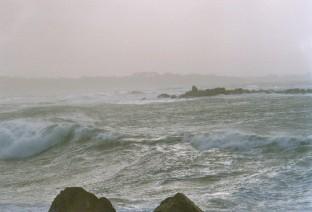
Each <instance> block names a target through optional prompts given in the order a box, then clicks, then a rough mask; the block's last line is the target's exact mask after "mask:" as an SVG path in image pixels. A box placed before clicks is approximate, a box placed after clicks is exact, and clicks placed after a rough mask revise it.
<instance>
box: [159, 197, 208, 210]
mask: <svg viewBox="0 0 312 212" xmlns="http://www.w3.org/2000/svg"><path fill="white" fill-rule="evenodd" d="M154 212H203V211H202V210H201V209H200V208H199V207H198V206H196V205H195V203H194V202H192V201H191V200H190V199H189V198H187V197H186V196H185V195H184V194H181V193H177V194H176V195H175V196H173V197H169V198H167V199H165V200H164V201H163V202H161V204H160V206H158V207H157V208H156V209H155V210H154Z"/></svg>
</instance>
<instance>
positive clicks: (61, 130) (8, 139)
mask: <svg viewBox="0 0 312 212" xmlns="http://www.w3.org/2000/svg"><path fill="white" fill-rule="evenodd" d="M117 137H118V135H116V134H114V133H110V132H103V131H102V130H98V129H94V128H90V127H82V126H79V125H77V124H73V123H54V122H51V121H39V120H37V121H36V120H27V119H18V120H10V121H6V122H2V123H1V124H0V159H22V158H27V157H31V156H34V155H38V154H40V153H42V152H44V151H46V150H48V149H50V148H52V147H53V146H56V145H58V144H63V143H66V142H69V141H81V140H90V139H95V140H110V139H114V138H117Z"/></svg>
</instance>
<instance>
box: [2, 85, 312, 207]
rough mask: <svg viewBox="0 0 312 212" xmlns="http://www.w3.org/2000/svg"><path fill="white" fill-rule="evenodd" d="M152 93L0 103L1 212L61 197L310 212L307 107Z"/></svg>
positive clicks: (306, 98) (284, 100) (265, 98)
mask: <svg viewBox="0 0 312 212" xmlns="http://www.w3.org/2000/svg"><path fill="white" fill-rule="evenodd" d="M169 92H170V91H169ZM176 92H180V91H176ZM159 93H160V92H157V91H143V92H127V91H123V92H111V93H92V94H84V95H82V94H81V95H71V96H69V95H67V96H57V97H54V98H51V97H34V96H33V97H31V96H30V97H14V98H13V97H5V98H1V100H0V211H1V212H6V211H9V212H11V211H14V212H15V211H17V212H19V211H21V212H24V211H31V212H39V211H40V212H41V211H42V212H43V211H45V212H46V211H48V209H49V206H50V204H51V202H52V201H53V199H54V198H55V196H56V195H57V194H58V193H59V192H60V191H61V190H63V189H64V188H65V187H69V186H81V187H84V188H85V189H86V190H88V191H90V192H93V193H94V194H96V195H97V196H105V197H106V198H108V199H110V200H111V201H112V203H113V205H114V207H115V208H116V209H117V210H118V211H121V212H129V211H133V212H143V211H144V212H150V211H153V209H154V208H156V207H157V206H158V205H159V203H160V202H161V201H162V200H164V199H165V198H167V197H169V196H172V195H173V194H175V193H177V192H182V193H185V194H186V195H187V196H188V197H190V199H192V200H193V201H194V202H195V203H196V204H197V205H198V206H199V207H201V208H202V209H203V210H204V211H312V131H311V129H312V95H283V94H268V95H267V94H252V95H233V96H216V97H205V98H195V99H157V95H158V94H159Z"/></svg>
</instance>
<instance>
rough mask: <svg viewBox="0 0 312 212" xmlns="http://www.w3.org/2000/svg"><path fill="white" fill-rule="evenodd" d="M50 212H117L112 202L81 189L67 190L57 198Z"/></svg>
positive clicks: (72, 188)
mask: <svg viewBox="0 0 312 212" xmlns="http://www.w3.org/2000/svg"><path fill="white" fill-rule="evenodd" d="M49 212H116V210H115V209H114V208H113V206H112V204H111V202H110V201H109V200H108V199H106V198H104V197H102V198H99V199H98V198H97V197H96V196H95V195H94V194H92V193H89V192H87V191H85V190H84V189H83V188H80V187H71V188H66V189H65V190H64V191H61V193H60V194H58V195H57V196H56V198H55V199H54V201H53V202H52V205H51V208H50V210H49Z"/></svg>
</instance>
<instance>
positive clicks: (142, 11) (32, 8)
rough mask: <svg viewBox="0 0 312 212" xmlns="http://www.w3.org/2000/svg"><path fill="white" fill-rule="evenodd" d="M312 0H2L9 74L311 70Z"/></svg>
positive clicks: (0, 57) (3, 59)
mask: <svg viewBox="0 0 312 212" xmlns="http://www.w3.org/2000/svg"><path fill="white" fill-rule="evenodd" d="M311 11H312V1H311V0H209V1H208V0H131V1H130V0H53V1H42V0H27V1H26V0H1V1H0V75H11V76H27V77H42V76H51V77H55V76H66V77H71V76H72V77H79V76H94V75H106V76H107V75H126V74H131V73H135V72H160V73H164V72H172V73H183V74H184V73H204V74H218V75H235V76H238V75H251V76H252V75H267V74H279V75H285V74H306V73H312V71H311V70H312V12H311Z"/></svg>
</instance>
